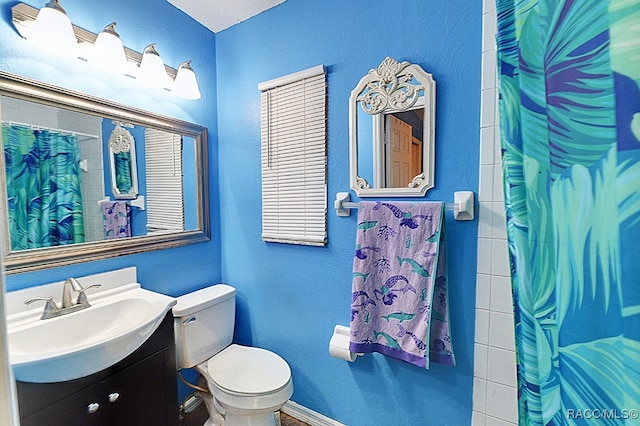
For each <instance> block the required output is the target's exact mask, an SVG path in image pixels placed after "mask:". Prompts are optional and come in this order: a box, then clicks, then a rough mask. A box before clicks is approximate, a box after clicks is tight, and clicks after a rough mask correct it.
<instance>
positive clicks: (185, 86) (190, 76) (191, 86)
mask: <svg viewBox="0 0 640 426" xmlns="http://www.w3.org/2000/svg"><path fill="white" fill-rule="evenodd" d="M172 91H173V93H175V94H176V96H180V97H181V98H184V99H192V100H195V99H200V96H201V95H200V88H199V87H198V80H196V73H195V72H194V71H193V68H191V61H185V62H183V63H181V64H180V65H178V73H177V74H176V80H175V82H174V83H173V89H172Z"/></svg>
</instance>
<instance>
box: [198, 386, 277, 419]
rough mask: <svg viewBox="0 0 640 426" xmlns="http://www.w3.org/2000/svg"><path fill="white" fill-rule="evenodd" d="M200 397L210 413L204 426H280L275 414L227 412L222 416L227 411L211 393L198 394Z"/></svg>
mask: <svg viewBox="0 0 640 426" xmlns="http://www.w3.org/2000/svg"><path fill="white" fill-rule="evenodd" d="M198 395H199V396H200V397H201V398H202V400H203V401H204V403H205V405H206V406H207V411H208V412H209V418H208V419H207V421H206V422H205V423H204V425H203V426H280V425H279V424H278V422H277V420H276V413H275V412H268V413H260V414H253V415H245V414H236V413H232V412H231V411H226V412H225V413H224V414H222V412H224V411H225V410H224V409H222V407H220V406H219V405H218V403H217V401H215V399H214V398H213V397H212V396H211V394H210V393H206V394H205V393H202V392H198Z"/></svg>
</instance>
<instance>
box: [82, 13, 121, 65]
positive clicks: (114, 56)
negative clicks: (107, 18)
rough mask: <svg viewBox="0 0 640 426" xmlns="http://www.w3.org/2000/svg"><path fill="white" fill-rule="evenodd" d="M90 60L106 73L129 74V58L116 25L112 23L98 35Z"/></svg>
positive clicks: (89, 54)
mask: <svg viewBox="0 0 640 426" xmlns="http://www.w3.org/2000/svg"><path fill="white" fill-rule="evenodd" d="M87 56H89V60H90V61H91V62H92V63H93V64H94V65H96V66H97V67H100V68H101V69H103V70H105V71H110V72H113V73H126V72H127V69H126V67H127V57H126V55H125V54H124V46H123V45H122V40H120V35H118V33H117V32H116V23H115V22H112V23H110V24H109V25H107V26H106V27H104V29H103V30H102V31H101V32H100V34H98V37H96V41H95V43H93V47H92V48H91V52H90V53H88V55H87Z"/></svg>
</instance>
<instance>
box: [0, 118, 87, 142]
mask: <svg viewBox="0 0 640 426" xmlns="http://www.w3.org/2000/svg"><path fill="white" fill-rule="evenodd" d="M2 124H7V125H9V126H11V125H13V124H15V125H16V126H23V127H28V128H30V129H33V130H49V131H51V132H57V133H66V134H69V135H72V136H84V137H87V138H91V139H100V137H99V136H97V135H92V134H90V133H82V132H76V131H74V130H65V129H53V128H51V127H46V126H38V125H36V124H30V123H21V122H19V121H13V120H2Z"/></svg>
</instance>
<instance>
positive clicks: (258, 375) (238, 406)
mask: <svg viewBox="0 0 640 426" xmlns="http://www.w3.org/2000/svg"><path fill="white" fill-rule="evenodd" d="M204 367H205V370H206V373H207V382H208V384H209V389H210V390H211V392H212V393H213V394H214V395H215V397H216V400H217V401H218V402H219V403H220V404H221V405H222V406H223V407H224V408H225V409H227V410H231V411H235V412H241V411H244V410H249V409H250V410H261V411H262V410H264V411H273V409H274V407H277V408H275V410H277V409H278V408H279V407H280V406H282V404H284V403H285V402H286V401H287V400H289V398H290V397H291V395H292V393H293V384H292V382H291V369H290V368H289V365H288V364H287V362H286V361H285V360H284V359H282V358H281V357H280V356H279V355H277V354H275V353H273V352H270V351H268V350H266V349H261V348H254V347H248V346H241V345H236V344H232V345H230V346H228V347H227V348H225V349H224V350H222V351H220V352H219V353H218V354H216V355H215V356H213V357H212V358H211V359H209V361H207V363H206V366H204Z"/></svg>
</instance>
